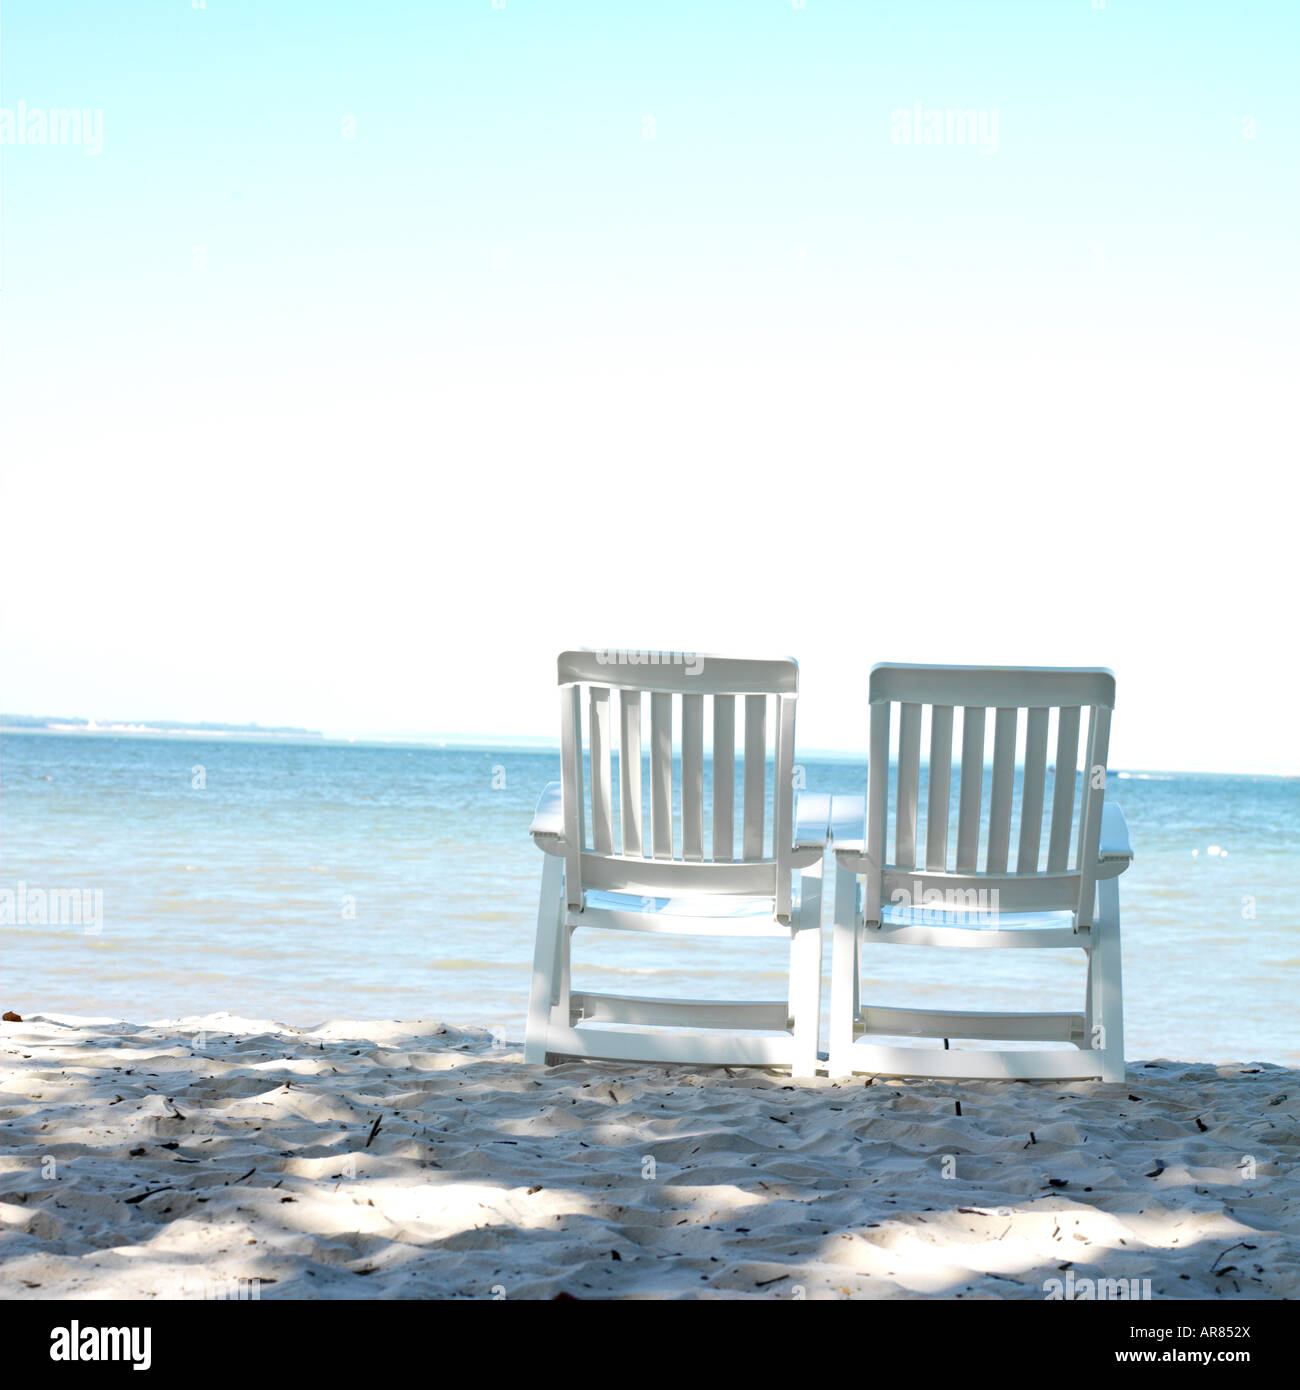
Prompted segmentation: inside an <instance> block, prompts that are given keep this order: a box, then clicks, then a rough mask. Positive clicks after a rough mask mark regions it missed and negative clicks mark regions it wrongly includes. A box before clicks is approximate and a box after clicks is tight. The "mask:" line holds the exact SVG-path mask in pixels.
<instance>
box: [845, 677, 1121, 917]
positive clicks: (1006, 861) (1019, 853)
mask: <svg viewBox="0 0 1300 1390" xmlns="http://www.w3.org/2000/svg"><path fill="white" fill-rule="evenodd" d="M870 702H871V751H870V763H869V770H868V786H867V840H866V856H867V859H868V861H869V863H870V864H871V866H872V871H871V872H869V873H868V874H867V876H866V899H865V908H866V921H868V922H872V923H875V922H879V920H880V910H881V902H882V899H883V901H884V902H885V903H886V904H889V903H891V902H896V901H906V900H908V899H910V900H911V902H912V904H913V905H914V906H921V905H922V904H920V903H917V902H916V897H917V894H918V893H924V894H926V895H927V896H928V898H929V901H930V902H931V903H934V902H936V898H937V895H936V893H935V891H934V890H938V894H940V895H943V896H942V897H938V898H937V901H939V902H946V903H948V904H949V905H951V906H953V907H957V908H962V907H966V908H971V907H977V906H978V907H982V908H983V909H984V910H987V909H988V904H989V903H990V902H991V903H992V904H994V905H995V906H994V910H995V911H996V910H1006V911H1012V912H1014V911H1046V910H1061V909H1066V908H1069V909H1071V910H1072V911H1074V912H1075V913H1076V914H1077V916H1076V921H1077V923H1078V925H1079V926H1090V925H1091V924H1092V918H1093V900H1094V893H1095V888H1096V867H1097V846H1098V840H1099V836H1100V833H1101V812H1102V803H1103V800H1104V797H1105V787H1106V752H1107V744H1108V742H1109V738H1110V713H1111V710H1112V709H1113V708H1114V704H1115V677H1114V676H1113V675H1112V674H1111V672H1109V671H1107V670H1102V669H1086V670H1085V669H1053V668H1050V667H1024V668H1019V669H1017V668H1013V667H1001V666H900V665H892V664H886V665H880V666H876V667H874V668H873V669H872V672H871V685H870ZM895 705H897V706H898V711H899V712H898V737H897V765H896V766H897V772H896V776H894V777H892V778H891V766H890V742H891V740H890V725H891V712H892V710H893V707H894V706H895ZM957 708H960V709H961V712H962V717H961V745H960V750H959V753H958V755H957V759H956V762H957V765H956V767H955V768H954V766H953V762H954V758H953V723H954V711H955V710H956V709H957ZM990 710H992V711H993V718H992V724H993V758H992V768H991V771H990V774H989V775H988V778H987V781H988V795H987V806H988V814H987V817H985V816H984V815H983V814H982V812H983V807H984V805H985V804H986V803H985V781H986V775H985V757H984V752H985V748H986V746H987V743H986V732H987V726H988V723H989V719H988V714H989V711H990ZM1022 710H1024V711H1025V712H1026V713H1025V717H1024V721H1023V724H1022V723H1021V717H1020V712H1021V711H1022ZM1084 710H1087V712H1088V721H1087V739H1086V742H1085V744H1084V750H1083V774H1084V775H1083V791H1082V796H1081V797H1080V796H1079V795H1078V794H1077V791H1078V789H1077V785H1076V784H1077V780H1078V768H1079V752H1080V750H1079V729H1080V721H1081V717H1082V714H1083V711H1084ZM923 723H927V724H928V726H929V727H928V735H929V741H928V749H929V756H928V764H927V766H926V769H925V772H926V778H925V780H926V783H927V787H926V810H925V838H924V842H923V843H920V844H919V843H918V838H917V821H918V800H919V795H920V784H921V774H922V767H921V756H920V755H921V742H922V738H921V736H922V724H923ZM1022 728H1023V736H1022V734H1021V730H1022ZM1049 734H1054V737H1055V744H1054V749H1055V756H1054V761H1052V762H1049V757H1048V747H1049ZM1018 749H1019V750H1020V756H1019V757H1018V756H1017V752H1018ZM1049 766H1050V767H1052V768H1053V769H1054V770H1053V771H1052V772H1051V773H1050V774H1049ZM954 772H956V774H957V788H956V808H955V809H956V812H957V828H956V835H955V837H954V836H953V835H951V834H950V822H951V812H952V809H953V806H952V800H953V791H954V789H953V785H952V784H953V774H954ZM1049 775H1050V781H1051V789H1050V803H1049V804H1050V815H1049V817H1048V835H1047V847H1046V856H1044V853H1043V821H1044V805H1045V800H1046V797H1047V785H1048V780H1049ZM891 783H892V788H891ZM891 789H892V791H893V793H894V794H893V796H892V797H891V795H890V792H891ZM1076 803H1077V806H1078V816H1077V830H1075V829H1074V826H1075V824H1076V818H1075V810H1076ZM891 812H892V815H891ZM891 820H892V826H893V843H892V848H891V846H890V844H889V842H888V831H889V822H890V821H891ZM1013 820H1014V823H1015V827H1016V831H1017V834H1016V844H1015V852H1014V864H1012V826H1013ZM994 894H996V896H993V895H994Z"/></svg>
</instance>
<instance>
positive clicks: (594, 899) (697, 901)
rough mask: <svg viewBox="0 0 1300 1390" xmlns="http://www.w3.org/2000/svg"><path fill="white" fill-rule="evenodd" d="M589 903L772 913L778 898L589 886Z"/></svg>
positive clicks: (669, 913)
mask: <svg viewBox="0 0 1300 1390" xmlns="http://www.w3.org/2000/svg"><path fill="white" fill-rule="evenodd" d="M586 906H587V907H588V908H598V909H600V910H601V911H605V912H638V913H645V914H647V915H653V916H656V917H771V916H773V915H774V914H775V912H776V899H775V898H733V897H731V896H729V895H727V894H723V893H715V894H711V893H697V894H693V895H692V896H690V897H686V898H645V897H641V896H640V895H639V894H636V893H607V892H605V891H604V890H602V889H588V891H587V894H586Z"/></svg>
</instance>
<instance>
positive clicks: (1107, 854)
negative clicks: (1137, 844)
mask: <svg viewBox="0 0 1300 1390" xmlns="http://www.w3.org/2000/svg"><path fill="white" fill-rule="evenodd" d="M1097 858H1098V859H1099V860H1101V861H1103V862H1104V861H1106V860H1115V859H1123V860H1130V859H1132V858H1133V846H1132V845H1131V844H1130V843H1129V838H1128V822H1127V821H1126V820H1125V819H1124V812H1123V811H1121V810H1120V809H1119V807H1118V806H1116V805H1114V804H1112V803H1111V802H1109V801H1107V802H1103V804H1102V808H1101V839H1100V840H1099V841H1098V844H1097Z"/></svg>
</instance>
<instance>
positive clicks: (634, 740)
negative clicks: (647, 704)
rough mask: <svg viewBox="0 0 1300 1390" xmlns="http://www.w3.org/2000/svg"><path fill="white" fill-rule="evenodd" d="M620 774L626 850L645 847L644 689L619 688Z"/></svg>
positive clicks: (629, 852)
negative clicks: (642, 770)
mask: <svg viewBox="0 0 1300 1390" xmlns="http://www.w3.org/2000/svg"><path fill="white" fill-rule="evenodd" d="M618 706H619V715H620V727H619V743H618V774H619V784H620V786H621V788H622V793H623V800H622V825H623V853H624V854H635V855H639V854H640V853H641V852H642V851H641V692H640V691H639V690H620V691H619V692H618Z"/></svg>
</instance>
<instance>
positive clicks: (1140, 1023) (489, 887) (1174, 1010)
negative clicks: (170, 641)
mask: <svg viewBox="0 0 1300 1390" xmlns="http://www.w3.org/2000/svg"><path fill="white" fill-rule="evenodd" d="M801 761H802V765H803V767H804V769H805V775H806V779H807V785H808V789H809V790H810V791H832V792H835V791H850V792H853V791H857V792H861V791H865V767H864V766H863V765H861V764H855V763H852V762H847V761H829V760H827V761H820V760H817V759H813V758H807V757H804V758H803V759H802V760H801ZM196 767H201V768H202V774H201V776H200V774H197V773H196V772H195V768H196ZM558 775H559V759H558V754H556V753H554V752H534V751H520V750H517V749H507V748H497V749H483V748H475V749H455V748H426V747H421V748H411V747H393V746H379V747H377V746H367V745H361V744H339V743H325V742H318V741H317V742H298V743H295V742H283V743H279V742H274V743H273V742H238V741H226V740H218V739H211V740H208V739H167V738H148V737H139V736H137V737H114V736H94V735H56V734H37V733H32V734H13V735H6V736H5V738H4V740H3V748H2V749H0V784H2V791H0V888H3V889H4V890H6V892H12V893H13V894H14V895H15V896H14V902H15V908H14V911H17V907H16V904H17V901H18V894H19V892H20V886H21V885H26V893H27V895H28V899H27V900H28V904H29V906H28V910H27V912H26V913H25V914H24V915H25V917H26V920H25V921H18V922H14V921H12V920H10V921H7V922H6V923H5V925H4V926H3V928H2V929H0V985H2V989H3V997H2V1001H0V1002H2V1003H3V1007H4V1008H6V1009H14V1010H16V1011H17V1012H19V1013H24V1014H27V1013H38V1012H43V1013H77V1014H91V1015H98V1016H114V1017H124V1018H128V1019H132V1020H134V1021H138V1022H143V1021H147V1020H153V1019H160V1018H172V1017H178V1016H182V1015H186V1014H201V1013H209V1012H212V1011H215V1010H219V1009H220V1010H228V1011H230V1012H232V1013H238V1014H242V1015H245V1016H255V1017H271V1018H276V1019H280V1020H282V1021H285V1022H289V1023H294V1024H299V1025H309V1024H314V1023H318V1022H321V1021H323V1020H324V1019H326V1018H341V1017H343V1018H417V1017H422V1018H429V1017H436V1018H442V1019H444V1020H446V1021H448V1022H452V1023H456V1024H479V1025H483V1026H486V1027H489V1028H495V1029H499V1030H501V1032H502V1033H503V1034H504V1035H505V1036H506V1037H507V1038H509V1039H512V1040H517V1039H519V1038H521V1037H522V1036H523V1020H524V1012H525V1005H526V999H527V992H528V980H529V973H530V967H531V957H532V937H533V929H534V923H535V915H536V907H537V886H538V879H539V875H540V869H541V861H542V856H541V855H540V853H539V852H538V851H537V850H536V849H535V848H534V846H533V844H532V841H531V840H530V839H529V837H528V834H527V829H528V823H529V821H530V819H531V816H532V810H533V805H534V803H535V801H536V798H537V795H538V793H539V791H540V790H541V788H542V786H543V785H544V784H545V783H546V782H548V781H551V780H553V779H555V778H557V777H558ZM196 780H201V781H202V782H203V783H204V785H203V786H201V787H196V786H194V785H193V784H194V782H195V781H196ZM1108 796H1109V797H1111V798H1112V799H1114V800H1117V801H1118V802H1119V803H1120V805H1121V806H1123V808H1124V811H1125V813H1126V815H1127V817H1128V821H1129V826H1130V830H1131V833H1132V838H1133V843H1134V848H1135V850H1136V854H1137V859H1136V862H1135V864H1134V866H1133V867H1132V868H1131V869H1130V870H1129V872H1128V873H1127V874H1126V875H1125V876H1124V878H1123V879H1122V880H1121V892H1120V896H1121V905H1122V910H1123V928H1124V970H1125V997H1126V1013H1127V1034H1128V1048H1127V1050H1128V1053H1129V1055H1130V1057H1133V1058H1153V1057H1173V1058H1181V1059H1189V1060H1190V1059H1205V1060H1214V1061H1229V1060H1233V1061H1244V1060H1263V1061H1270V1062H1280V1063H1288V1064H1292V1065H1295V1064H1297V1063H1300V1036H1298V1033H1300V1030H1298V1029H1297V1024H1296V1000H1297V982H1298V981H1300V927H1298V926H1297V917H1296V913H1295V911H1294V908H1293V903H1294V896H1293V893H1292V891H1291V890H1292V880H1293V878H1294V875H1295V873H1296V870H1297V867H1298V866H1300V853H1298V851H1300V781H1297V780H1293V779H1285V778H1268V777H1228V776H1196V775H1186V774H1138V773H1132V774H1124V773H1113V774H1112V781H1111V784H1110V790H1109V791H1108ZM1211 846H1214V847H1218V848H1219V849H1220V850H1221V851H1226V854H1225V853H1218V854H1210V853H1209V849H1210V847H1211ZM1194 852H1195V853H1194ZM829 887H830V885H829V881H828V884H827V889H828V892H827V899H828V902H827V918H826V920H827V921H828V922H829ZM37 889H39V890H43V891H48V890H50V889H76V890H81V892H82V893H84V894H86V896H85V897H84V903H85V904H86V910H87V915H88V916H92V917H94V916H96V915H97V914H95V912H94V903H95V901H96V899H95V894H96V893H98V894H100V895H101V901H102V913H100V914H98V916H99V920H100V921H101V923H102V927H101V930H99V931H98V932H95V931H93V930H92V931H90V932H88V931H87V930H86V929H85V924H84V922H83V923H82V924H77V923H75V922H71V921H68V920H66V918H67V912H66V910H65V913H64V920H63V921H60V922H54V923H47V924H41V923H40V922H39V921H35V920H33V919H34V918H35V917H36V916H37V915H38V914H37V913H36V912H34V911H32V910H31V906H30V904H31V902H32V901H33V899H32V896H31V895H32V893H33V890H37ZM79 901H83V899H79ZM91 925H92V926H93V925H94V922H93V921H92V923H91ZM584 935H585V937H586V940H585V941H584V939H583V938H584ZM827 935H828V941H827V944H828V949H829V933H828V934H827ZM576 951H577V954H576V957H575V959H576V961H577V965H576V969H575V981H576V983H577V984H578V986H579V987H582V986H583V985H586V986H587V987H589V988H593V989H611V990H615V991H619V990H622V991H626V992H629V993H641V994H647V993H648V994H653V993H663V994H673V993H682V994H699V995H702V996H707V997H713V998H728V997H731V998H738V997H743V996H745V995H751V996H754V997H767V998H776V997H779V996H780V995H781V994H782V993H783V985H784V971H785V958H784V953H783V951H782V949H781V948H780V946H779V945H777V944H773V943H750V942H746V943H744V944H743V945H737V944H731V945H728V944H727V943H725V942H721V943H719V942H687V943H683V942H674V941H637V940H629V938H627V937H626V936H620V935H617V934H614V933H595V932H591V933H585V934H582V933H580V934H579V936H578V938H577V947H576ZM876 957H880V958H881V959H880V960H879V961H877V960H876V959H875V958H876ZM972 957H976V959H972ZM828 963H829V962H828ZM865 969H866V972H867V976H868V984H867V985H866V986H864V997H865V998H869V999H871V1000H872V1001H874V1002H879V1003H898V1004H902V1005H907V1004H912V1003H919V1002H924V1001H935V1002H939V1001H946V1002H947V1003H949V1004H950V1005H951V1006H953V1007H963V1006H965V1007H989V1008H997V1007H1002V1008H1017V1007H1020V1008H1024V1007H1033V1008H1038V1007H1044V1008H1075V1007H1079V1006H1080V1004H1079V1001H1081V999H1082V988H1083V985H1082V978H1083V976H1082V957H1081V955H1080V956H1076V955H1075V953H1073V952H1070V953H1065V952H1043V953H1027V952H1002V951H997V952H961V953H960V955H959V957H954V954H953V953H951V952H947V953H944V952H939V951H932V950H926V949H917V948H897V949H888V950H884V949H879V948H878V949H877V950H876V951H875V952H868V954H867V958H866V962H865Z"/></svg>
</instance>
